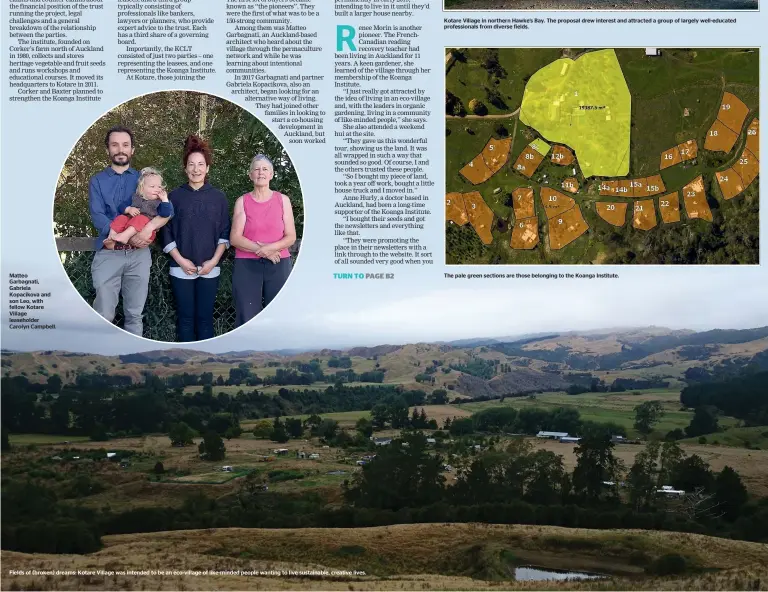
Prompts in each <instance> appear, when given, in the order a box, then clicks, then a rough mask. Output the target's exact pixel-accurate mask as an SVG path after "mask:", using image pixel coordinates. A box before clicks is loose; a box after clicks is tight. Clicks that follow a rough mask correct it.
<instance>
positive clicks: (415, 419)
mask: <svg viewBox="0 0 768 592" xmlns="http://www.w3.org/2000/svg"><path fill="white" fill-rule="evenodd" d="M408 407H409V405H408V404H407V403H406V401H405V400H404V399H403V398H402V397H391V398H389V399H388V400H387V401H386V402H383V403H379V404H377V405H374V406H373V408H372V409H371V424H372V425H373V428H374V429H378V430H381V429H384V428H385V427H387V426H390V427H391V428H393V429H396V430H400V429H407V428H415V429H433V430H436V429H437V428H438V425H437V421H435V420H434V419H427V414H426V412H425V411H424V408H422V409H421V411H420V412H419V411H418V410H417V409H416V408H415V407H414V409H413V413H412V414H411V416H410V417H409V416H408Z"/></svg>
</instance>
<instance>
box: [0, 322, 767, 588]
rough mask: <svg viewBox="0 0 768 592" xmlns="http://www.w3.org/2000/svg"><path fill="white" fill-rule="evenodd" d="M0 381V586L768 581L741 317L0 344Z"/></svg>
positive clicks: (763, 407) (755, 415) (762, 344)
mask: <svg viewBox="0 0 768 592" xmlns="http://www.w3.org/2000/svg"><path fill="white" fill-rule="evenodd" d="M82 349H88V348H82ZM1 380H2V505H3V513H2V563H3V572H2V589H3V590H258V589H261V590H265V589H268V590H280V589H285V590H311V589H323V590H417V589H418V590H502V589H523V590H527V589H536V590H593V589H601V590H764V589H766V588H767V587H768V567H766V566H768V545H766V543H768V388H767V386H766V385H768V327H765V326H763V327H756V328H750V329H744V328H739V329H728V328H719V329H708V330H703V329H699V330H687V329H679V328H675V329H670V328H665V327H659V326H638V327H624V328H616V327H613V328H605V329H593V330H580V331H564V332H547V333H527V334H515V335H507V336H496V337H483V336H478V337H477V338H472V339H462V340H458V341H435V342H421V343H403V344H382V345H378V346H359V347H345V348H334V349H322V348H313V349H302V348H295V349H291V350H277V351H256V350H249V349H232V350H231V351H208V350H206V347H205V345H202V344H197V345H196V346H194V347H193V348H191V349H184V348H173V349H161V350H157V349H155V350H151V349H149V348H147V349H141V344H140V345H139V349H135V348H134V349H132V350H130V351H128V348H126V353H123V354H119V353H118V354H107V353H104V350H103V349H102V350H101V351H99V348H98V346H94V347H93V351H65V350H42V349H37V350H29V351H21V350H11V349H4V350H3V352H2V379H1Z"/></svg>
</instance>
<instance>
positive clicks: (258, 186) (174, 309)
mask: <svg viewBox="0 0 768 592" xmlns="http://www.w3.org/2000/svg"><path fill="white" fill-rule="evenodd" d="M53 228H54V235H55V237H56V246H57V249H58V251H59V257H60V259H61V262H62V264H63V266H64V269H65V271H66V272H67V275H68V276H69V279H70V280H71V281H72V284H73V286H74V287H75V289H77V291H78V292H79V293H80V295H81V296H82V297H83V298H84V299H85V301H86V302H88V304H89V305H90V306H92V307H93V309H94V310H95V311H96V312H97V313H98V314H99V315H101V316H102V317H104V318H105V319H106V320H107V321H109V322H111V323H113V324H114V325H116V326H118V327H121V328H123V329H124V330H125V331H128V332H129V333H132V334H134V335H138V336H142V337H145V338H147V339H154V340H156V341H166V342H189V341H201V340H203V339H210V338H212V337H216V336H218V335H223V334H225V333H227V332H229V331H231V330H233V329H235V328H236V327H239V326H241V325H243V324H244V323H246V322H248V321H249V320H251V319H252V318H254V317H255V316H256V315H258V314H259V313H260V312H261V311H262V310H263V309H264V307H266V306H268V305H269V303H270V302H272V300H273V299H274V298H275V297H276V296H277V294H278V293H279V292H280V290H281V289H282V288H283V286H284V285H285V282H286V280H287V279H288V276H289V275H290V274H291V270H292V269H293V265H294V263H295V260H296V256H297V254H298V250H299V245H300V243H301V236H302V229H303V202H302V196H301V187H300V185H299V180H298V177H297V175H296V171H295V169H294V167H293V163H292V162H291V160H290V158H289V157H288V154H287V153H286V151H285V149H284V148H283V146H282V144H281V143H280V142H279V141H278V140H277V138H275V136H274V135H273V134H272V133H271V132H270V131H269V130H268V129H267V127H266V126H265V125H264V124H263V123H261V122H260V121H259V120H258V119H257V118H255V117H254V116H253V115H251V114H249V113H248V112H247V111H245V110H244V109H242V108H241V107H239V106H237V105H235V104H234V103H231V102H230V101H226V100H224V99H222V98H220V97H216V96H213V95H209V94H204V93H198V92H191V91H167V92H158V93H152V94H147V95H142V96H140V97H136V98H135V99H132V100H130V101H127V102H125V103H123V104H122V105H119V106H118V107H115V108H114V109H112V110H111V111H109V112H108V113H106V114H105V115H104V116H102V117H101V118H100V119H99V120H98V121H96V122H95V123H94V124H93V125H92V126H91V127H90V128H88V130H87V131H86V132H85V133H84V134H83V135H82V137H81V138H80V139H79V140H78V142H77V143H76V144H75V146H74V148H73V149H72V152H71V153H70V154H69V156H68V158H67V160H66V162H65V163H64V167H63V168H62V171H61V174H60V175H59V179H58V183H57V186H56V196H55V200H54V207H53Z"/></svg>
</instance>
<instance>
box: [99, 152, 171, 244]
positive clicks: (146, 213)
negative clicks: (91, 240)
mask: <svg viewBox="0 0 768 592" xmlns="http://www.w3.org/2000/svg"><path fill="white" fill-rule="evenodd" d="M118 210H119V211H121V212H122V214H121V215H119V216H118V217H117V218H115V219H114V220H113V221H112V224H110V225H109V227H110V231H109V236H108V237H107V240H113V241H116V242H118V243H127V242H128V241H129V240H130V238H131V237H132V236H133V235H134V234H136V233H137V232H140V231H141V229H142V228H144V227H145V226H146V225H147V223H148V222H149V221H150V220H151V219H152V218H154V217H156V216H161V217H162V218H170V217H172V216H173V204H172V203H171V202H170V201H168V194H167V193H166V191H165V185H164V184H163V176H162V175H161V174H160V171H158V170H157V169H153V168H152V167H146V168H144V169H141V173H140V175H139V183H138V185H137V186H136V193H134V194H133V197H132V198H131V201H130V203H129V202H127V201H126V202H124V203H122V204H120V207H119V208H118ZM151 240H155V233H154V232H153V233H152V238H151Z"/></svg>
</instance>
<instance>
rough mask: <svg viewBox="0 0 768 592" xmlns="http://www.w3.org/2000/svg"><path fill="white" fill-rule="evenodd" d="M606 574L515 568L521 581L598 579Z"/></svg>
mask: <svg viewBox="0 0 768 592" xmlns="http://www.w3.org/2000/svg"><path fill="white" fill-rule="evenodd" d="M604 577H606V576H603V575H600V574H591V573H586V572H581V571H560V570H554V569H543V568H541V567H533V566H530V565H524V566H521V567H516V568H515V580H517V581H519V582H523V581H527V582H544V581H547V580H597V579H600V578H604Z"/></svg>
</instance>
